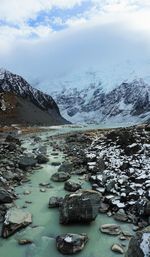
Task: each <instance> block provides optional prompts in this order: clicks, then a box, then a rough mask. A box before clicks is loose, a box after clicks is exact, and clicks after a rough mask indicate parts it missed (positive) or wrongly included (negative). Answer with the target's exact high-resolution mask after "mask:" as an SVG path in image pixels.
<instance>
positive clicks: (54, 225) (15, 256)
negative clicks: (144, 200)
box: [0, 127, 133, 257]
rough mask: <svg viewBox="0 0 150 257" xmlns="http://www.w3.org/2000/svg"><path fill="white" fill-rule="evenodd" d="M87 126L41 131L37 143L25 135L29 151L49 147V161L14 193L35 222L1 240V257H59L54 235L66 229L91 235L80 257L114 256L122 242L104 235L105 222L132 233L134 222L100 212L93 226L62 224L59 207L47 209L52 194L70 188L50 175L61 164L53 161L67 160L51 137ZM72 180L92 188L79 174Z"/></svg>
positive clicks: (84, 186)
mask: <svg viewBox="0 0 150 257" xmlns="http://www.w3.org/2000/svg"><path fill="white" fill-rule="evenodd" d="M86 129H87V128H86V127H82V128H81V127H72V128H71V127H64V128H62V129H60V128H59V129H57V128H53V129H51V130H50V131H46V132H40V133H39V134H38V136H40V137H41V138H42V141H40V143H36V144H35V143H34V141H33V139H32V138H31V137H29V136H25V137H24V138H23V146H24V147H26V148H27V151H28V152H30V151H31V150H32V149H33V148H37V147H39V146H46V147H47V154H48V156H49V162H48V163H47V164H44V165H43V166H42V167H41V168H40V169H39V170H36V171H35V172H34V173H32V174H31V175H30V176H29V177H28V179H29V181H28V182H26V183H24V184H23V185H21V186H18V187H16V188H15V192H16V194H17V195H18V197H19V199H17V200H16V201H15V204H16V206H18V207H19V208H24V207H26V208H25V210H27V211H29V212H31V213H32V216H33V223H32V225H31V226H28V227H27V228H25V229H23V230H20V231H19V232H17V233H16V234H15V235H13V236H11V237H10V238H8V239H0V257H31V256H32V257H48V256H49V257H50V256H51V257H60V256H62V254H60V253H59V252H58V251H57V249H56V243H55V237H56V236H57V235H60V234H63V233H67V232H70V233H87V235H88V237H89V241H88V243H87V244H86V246H85V248H84V249H83V251H82V252H80V253H79V254H78V256H79V257H106V256H107V257H114V256H117V254H116V253H114V252H112V251H111V246H112V244H113V243H120V244H121V243H122V242H121V241H120V240H119V239H118V238H117V237H114V236H109V235H105V234H102V233H101V232H100V231H99V228H100V226H101V225H103V224H106V223H113V224H119V225H120V226H121V228H122V230H123V231H129V232H130V233H131V232H132V233H133V231H132V225H131V224H128V223H120V222H117V221H115V220H114V219H113V218H111V217H108V216H107V215H104V214H99V215H98V217H97V218H96V220H95V221H94V222H92V223H91V224H90V225H69V226H64V225H60V224H59V210H58V209H49V208H48V202H49V198H50V197H51V196H65V194H67V191H65V190H64V188H63V187H64V183H63V182H57V183H55V182H52V181H50V177H51V175H52V174H53V173H55V172H56V171H57V169H58V168H59V166H54V165H52V164H53V163H54V162H58V163H62V162H63V161H64V160H65V155H64V154H63V152H61V151H59V152H58V156H54V155H52V152H53V149H52V146H50V136H53V135H57V134H58V135H60V134H63V133H69V132H70V131H80V130H86ZM90 129H91V128H90ZM57 143H59V141H58V142H57ZM72 179H73V180H76V181H78V182H79V183H81V184H82V188H91V187H90V184H89V183H88V182H86V181H84V180H81V179H80V178H79V177H77V176H72ZM40 183H50V187H49V188H46V191H45V192H41V190H40V189H41V188H42V187H41V186H39V184H40ZM26 191H29V192H30V194H24V192H26ZM26 201H27V202H26ZM18 239H30V240H32V241H33V243H32V244H30V245H18ZM123 243H124V244H125V245H126V247H125V249H127V245H128V241H127V240H126V241H124V242H123ZM67 256H68V255H67Z"/></svg>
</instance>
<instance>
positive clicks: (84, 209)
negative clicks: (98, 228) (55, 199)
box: [59, 190, 101, 224]
mask: <svg viewBox="0 0 150 257" xmlns="http://www.w3.org/2000/svg"><path fill="white" fill-rule="evenodd" d="M100 200H101V195H100V194H99V193H98V192H96V191H92V190H79V191H77V192H76V193H74V194H69V195H66V196H65V198H64V200H63V203H62V205H61V207H60V209H59V210H60V223H61V224H69V223H90V222H91V221H93V220H95V218H96V216H97V214H98V209H99V207H100Z"/></svg>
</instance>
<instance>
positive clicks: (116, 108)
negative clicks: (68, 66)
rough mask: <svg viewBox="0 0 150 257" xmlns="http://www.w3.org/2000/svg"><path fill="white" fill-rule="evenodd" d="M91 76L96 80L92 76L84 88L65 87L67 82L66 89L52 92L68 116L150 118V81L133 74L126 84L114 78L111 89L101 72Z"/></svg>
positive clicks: (118, 120) (91, 120) (110, 120)
mask: <svg viewBox="0 0 150 257" xmlns="http://www.w3.org/2000/svg"><path fill="white" fill-rule="evenodd" d="M132 75H133V73H132ZM91 76H93V80H92V77H90V78H91V79H90V80H89V83H87V82H86V84H85V85H86V87H84V88H82V89H79V87H77V88H75V87H74V88H73V87H71V88H69V83H67V84H66V86H65V82H64V89H63V90H62V91H60V92H56V91H55V92H52V93H51V94H52V96H53V98H54V99H55V101H56V102H57V104H58V106H59V108H60V111H61V113H62V115H63V116H64V117H65V118H66V119H68V120H69V121H71V122H74V123H77V122H79V123H80V122H86V123H101V122H105V123H136V122H141V121H147V120H148V119H150V84H148V83H146V82H145V81H144V80H143V79H138V78H134V79H133V76H131V77H130V79H128V80H123V81H122V83H119V80H118V81H116V80H114V81H113V78H112V81H111V83H112V85H111V87H109V89H108V88H107V87H106V83H104V82H103V79H100V78H98V76H97V73H96V74H94V73H93V75H92V73H91ZM120 81H121V80H120ZM79 83H80V80H77V84H79ZM113 83H114V85H113ZM117 83H119V84H118V85H117ZM75 84H76V83H75V82H74V85H75ZM110 88H113V89H110Z"/></svg>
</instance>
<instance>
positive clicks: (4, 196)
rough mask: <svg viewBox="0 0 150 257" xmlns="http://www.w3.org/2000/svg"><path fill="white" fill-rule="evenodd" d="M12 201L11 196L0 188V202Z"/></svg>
mask: <svg viewBox="0 0 150 257" xmlns="http://www.w3.org/2000/svg"><path fill="white" fill-rule="evenodd" d="M12 201H13V197H12V196H11V195H10V194H9V193H8V192H7V191H6V190H4V189H3V188H0V204H3V203H11V202H12Z"/></svg>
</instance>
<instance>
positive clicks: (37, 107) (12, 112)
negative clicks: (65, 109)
mask: <svg viewBox="0 0 150 257" xmlns="http://www.w3.org/2000/svg"><path fill="white" fill-rule="evenodd" d="M0 123H1V125H10V124H12V123H19V124H29V125H58V124H65V123H67V121H66V120H65V119H63V118H62V117H61V115H60V112H59V108H58V106H57V104H56V103H55V101H54V100H53V98H52V97H51V96H49V95H47V94H44V93H42V92H41V91H39V90H37V89H34V88H32V87H31V86H30V85H29V84H28V83H27V82H26V81H25V80H24V79H23V78H22V77H20V76H18V75H15V74H12V73H11V72H9V71H6V70H3V69H1V70H0Z"/></svg>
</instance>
